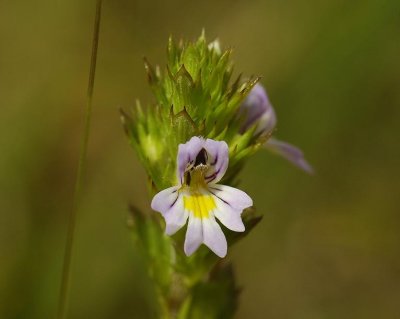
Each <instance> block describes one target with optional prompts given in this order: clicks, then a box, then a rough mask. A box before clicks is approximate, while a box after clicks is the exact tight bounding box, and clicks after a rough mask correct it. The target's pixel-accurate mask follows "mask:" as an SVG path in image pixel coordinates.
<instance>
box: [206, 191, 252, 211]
mask: <svg viewBox="0 0 400 319" xmlns="http://www.w3.org/2000/svg"><path fill="white" fill-rule="evenodd" d="M209 190H210V192H212V194H213V195H215V196H216V197H218V198H219V199H220V200H222V201H223V202H224V203H226V204H227V205H229V206H231V207H232V208H233V209H234V210H238V211H242V210H243V209H245V208H248V207H251V206H253V200H252V199H251V198H250V196H249V195H247V194H246V193H245V192H243V191H241V190H240V189H237V188H234V187H230V186H225V185H210V186H209Z"/></svg>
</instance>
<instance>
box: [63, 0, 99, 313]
mask: <svg viewBox="0 0 400 319" xmlns="http://www.w3.org/2000/svg"><path fill="white" fill-rule="evenodd" d="M101 5H102V0H96V13H95V21H94V30H93V41H92V55H91V59H90V70H89V82H88V89H87V104H86V112H85V124H84V131H83V136H82V141H81V149H80V153H79V161H78V171H77V176H76V182H75V189H74V195H73V201H72V208H71V211H70V215H69V222H68V229H67V238H66V243H65V252H64V262H63V269H62V278H61V287H60V295H59V303H58V312H57V319H65V318H66V317H67V310H68V294H69V288H70V276H71V261H72V250H73V246H74V235H75V224H76V217H77V212H78V208H79V202H80V196H81V189H82V182H83V178H84V175H85V170H86V158H87V149H88V142H89V133H90V123H91V116H92V100H93V88H94V78H95V72H96V61H97V48H98V43H99V31H100V18H101Z"/></svg>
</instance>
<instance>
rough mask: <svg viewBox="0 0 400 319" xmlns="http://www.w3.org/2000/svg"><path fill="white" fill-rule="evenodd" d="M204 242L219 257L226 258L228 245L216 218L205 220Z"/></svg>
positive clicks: (211, 217)
mask: <svg viewBox="0 0 400 319" xmlns="http://www.w3.org/2000/svg"><path fill="white" fill-rule="evenodd" d="M202 223H203V237H204V238H203V242H204V244H205V245H206V246H207V247H208V248H210V249H211V250H212V251H213V252H214V253H215V254H216V255H217V256H219V257H221V258H222V257H225V256H226V253H227V250H228V244H227V242H226V238H225V235H224V233H223V232H222V229H221V227H220V226H219V225H218V223H217V222H216V220H215V218H214V216H212V215H211V216H210V218H203V219H202Z"/></svg>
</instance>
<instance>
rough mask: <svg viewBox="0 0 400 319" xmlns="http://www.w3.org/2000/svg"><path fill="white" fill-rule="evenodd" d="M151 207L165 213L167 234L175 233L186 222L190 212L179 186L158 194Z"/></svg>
mask: <svg viewBox="0 0 400 319" xmlns="http://www.w3.org/2000/svg"><path fill="white" fill-rule="evenodd" d="M151 208H152V209H153V210H155V211H158V212H160V213H161V215H163V217H164V219H165V223H166V228H165V233H166V234H167V235H173V234H175V233H176V232H177V231H178V230H179V229H181V228H182V227H183V226H184V225H185V224H186V220H187V218H188V214H187V212H186V211H185V209H184V207H183V196H182V195H180V194H179V192H178V187H177V186H174V187H170V188H167V189H164V190H163V191H161V192H159V193H158V194H156V195H155V196H154V197H153V200H152V201H151Z"/></svg>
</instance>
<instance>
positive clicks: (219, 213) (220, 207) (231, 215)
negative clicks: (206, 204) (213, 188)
mask: <svg viewBox="0 0 400 319" xmlns="http://www.w3.org/2000/svg"><path fill="white" fill-rule="evenodd" d="M214 200H215V201H216V204H217V208H216V209H215V210H214V215H215V217H216V218H218V219H219V221H220V222H221V223H222V224H223V225H224V226H225V227H226V228H228V229H230V230H232V231H236V232H243V231H245V226H244V224H243V221H242V217H241V214H242V212H243V211H242V210H235V209H233V208H232V207H231V206H230V205H228V204H227V203H226V202H225V201H223V200H221V199H220V198H218V197H216V198H215V199H214Z"/></svg>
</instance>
